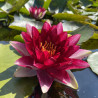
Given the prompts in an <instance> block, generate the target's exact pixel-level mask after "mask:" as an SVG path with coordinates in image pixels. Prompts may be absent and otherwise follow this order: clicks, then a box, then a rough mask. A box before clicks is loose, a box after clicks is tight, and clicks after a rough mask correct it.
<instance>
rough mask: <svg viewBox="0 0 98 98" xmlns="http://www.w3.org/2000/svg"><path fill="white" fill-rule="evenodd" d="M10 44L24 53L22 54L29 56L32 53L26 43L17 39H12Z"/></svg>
mask: <svg viewBox="0 0 98 98" xmlns="http://www.w3.org/2000/svg"><path fill="white" fill-rule="evenodd" d="M10 44H11V45H12V46H13V47H14V48H15V49H16V50H17V51H18V52H19V53H20V54H21V55H22V56H29V55H30V54H29V53H28V51H27V49H26V47H25V44H23V43H20V42H16V41H11V42H10Z"/></svg>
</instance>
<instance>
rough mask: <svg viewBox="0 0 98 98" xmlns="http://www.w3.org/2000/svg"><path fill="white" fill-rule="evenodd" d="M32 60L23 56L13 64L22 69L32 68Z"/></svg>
mask: <svg viewBox="0 0 98 98" xmlns="http://www.w3.org/2000/svg"><path fill="white" fill-rule="evenodd" d="M33 62H34V60H33V58H31V57H30V56H23V57H21V58H20V59H18V60H16V62H15V64H16V65H19V66H22V67H31V68H32V67H33Z"/></svg>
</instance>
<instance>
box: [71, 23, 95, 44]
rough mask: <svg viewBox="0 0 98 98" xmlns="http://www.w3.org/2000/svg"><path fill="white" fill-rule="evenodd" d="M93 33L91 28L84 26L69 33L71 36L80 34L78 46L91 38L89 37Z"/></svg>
mask: <svg viewBox="0 0 98 98" xmlns="http://www.w3.org/2000/svg"><path fill="white" fill-rule="evenodd" d="M93 33H94V29H93V28H91V27H90V26H89V25H84V26H82V27H80V28H78V29H77V30H75V31H73V32H71V34H72V35H74V34H81V38H80V40H79V42H78V44H81V43H82V42H85V41H87V40H88V39H90V38H91V36H92V35H93Z"/></svg>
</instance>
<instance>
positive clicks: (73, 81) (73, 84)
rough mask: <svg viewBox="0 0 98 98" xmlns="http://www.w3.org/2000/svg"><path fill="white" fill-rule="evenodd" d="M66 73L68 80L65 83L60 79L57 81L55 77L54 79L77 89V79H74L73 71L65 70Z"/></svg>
mask: <svg viewBox="0 0 98 98" xmlns="http://www.w3.org/2000/svg"><path fill="white" fill-rule="evenodd" d="M67 73H68V75H69V77H70V82H67V83H66V84H65V83H64V82H62V81H59V80H57V79H55V80H56V81H57V82H60V83H62V84H64V85H67V86H69V87H71V88H73V89H78V83H77V81H76V79H75V77H74V75H73V73H72V72H71V71H70V70H67Z"/></svg>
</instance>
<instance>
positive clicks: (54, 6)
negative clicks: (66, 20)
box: [49, 0, 67, 13]
mask: <svg viewBox="0 0 98 98" xmlns="http://www.w3.org/2000/svg"><path fill="white" fill-rule="evenodd" d="M66 3H67V0H52V1H51V3H50V5H49V11H50V12H52V13H54V12H56V11H57V12H58V13H59V12H62V11H63V10H64V9H65V7H66Z"/></svg>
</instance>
